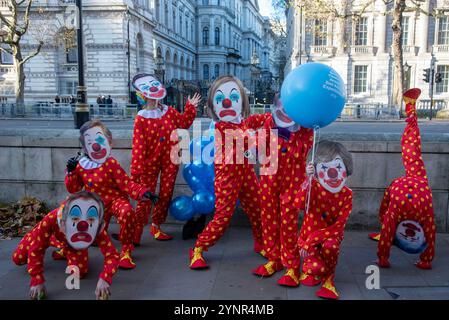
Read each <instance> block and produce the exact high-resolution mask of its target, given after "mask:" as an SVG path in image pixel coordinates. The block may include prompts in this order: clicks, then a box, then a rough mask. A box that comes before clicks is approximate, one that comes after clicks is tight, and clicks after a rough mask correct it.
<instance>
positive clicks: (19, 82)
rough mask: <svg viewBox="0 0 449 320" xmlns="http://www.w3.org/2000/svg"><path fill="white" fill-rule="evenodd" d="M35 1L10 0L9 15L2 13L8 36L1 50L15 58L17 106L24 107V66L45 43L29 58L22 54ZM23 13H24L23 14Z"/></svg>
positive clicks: (4, 38) (41, 43)
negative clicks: (23, 39) (22, 41)
mask: <svg viewBox="0 0 449 320" xmlns="http://www.w3.org/2000/svg"><path fill="white" fill-rule="evenodd" d="M32 4H33V0H9V3H8V8H9V14H8V15H6V14H4V13H3V12H0V20H1V22H2V23H3V24H4V25H5V27H6V36H4V37H3V40H2V41H1V44H5V45H6V47H5V46H0V50H3V51H5V52H7V53H9V54H11V55H12V56H13V58H14V67H15V69H16V82H15V90H16V105H17V107H19V108H20V107H23V105H24V90H25V72H24V65H25V63H27V62H28V61H29V60H30V59H31V58H33V57H35V56H36V55H37V54H39V52H40V51H41V49H42V45H43V42H39V44H38V45H37V48H36V49H35V50H34V51H33V52H31V53H30V54H29V55H28V56H26V57H24V56H23V54H22V47H21V40H22V37H23V36H24V35H25V34H26V33H27V31H28V28H29V25H30V11H31V6H32ZM22 11H23V13H22Z"/></svg>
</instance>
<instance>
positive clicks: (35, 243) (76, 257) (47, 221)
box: [12, 209, 119, 287]
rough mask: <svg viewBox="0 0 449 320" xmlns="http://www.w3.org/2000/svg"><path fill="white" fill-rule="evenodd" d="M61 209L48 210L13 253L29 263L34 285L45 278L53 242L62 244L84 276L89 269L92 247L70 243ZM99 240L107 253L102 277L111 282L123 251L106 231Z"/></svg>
mask: <svg viewBox="0 0 449 320" xmlns="http://www.w3.org/2000/svg"><path fill="white" fill-rule="evenodd" d="M58 211H59V209H55V210H53V211H51V212H50V213H49V214H47V215H46V216H45V217H44V219H43V220H42V221H40V222H39V223H38V224H37V225H36V226H35V227H34V228H33V229H32V230H31V231H30V232H28V233H27V234H26V235H25V236H24V237H23V239H22V240H21V241H20V243H19V245H18V247H17V249H16V250H15V251H14V253H13V257H12V259H13V261H14V263H15V264H16V265H24V264H28V273H29V274H30V276H31V283H30V287H33V286H37V285H39V284H43V283H44V282H45V278H44V256H45V251H46V250H47V248H48V247H50V246H58V247H59V248H61V249H62V250H63V252H64V254H65V257H66V258H67V265H68V266H77V267H78V268H79V271H80V277H81V278H83V277H84V276H85V275H86V274H87V272H88V266H89V259H88V249H83V250H76V249H73V248H72V247H70V246H69V244H68V243H67V240H66V237H65V235H64V234H63V233H62V232H61V231H60V228H59V225H58V221H57V214H58ZM96 242H97V244H98V246H99V248H100V250H101V253H102V254H103V256H104V266H103V271H102V272H101V274H100V278H101V279H103V280H104V281H106V282H107V283H108V284H111V282H112V276H113V275H114V274H115V272H116V271H117V267H118V262H119V254H118V252H117V250H116V249H115V247H114V245H113V244H112V242H111V239H110V238H109V236H108V234H107V233H106V231H104V230H103V231H101V232H100V233H99V234H98V235H97V238H96Z"/></svg>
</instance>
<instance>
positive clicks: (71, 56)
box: [67, 48, 78, 63]
mask: <svg viewBox="0 0 449 320" xmlns="http://www.w3.org/2000/svg"><path fill="white" fill-rule="evenodd" d="M67 63H78V48H71V49H69V51H67Z"/></svg>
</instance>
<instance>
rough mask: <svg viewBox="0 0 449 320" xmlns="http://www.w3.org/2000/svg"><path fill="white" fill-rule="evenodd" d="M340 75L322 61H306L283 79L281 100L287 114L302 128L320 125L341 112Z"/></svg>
mask: <svg viewBox="0 0 449 320" xmlns="http://www.w3.org/2000/svg"><path fill="white" fill-rule="evenodd" d="M345 92H346V89H345V84H344V82H343V79H342V78H341V77H340V75H339V74H338V73H337V72H336V71H335V70H334V69H333V68H331V67H329V66H327V65H325V64H322V63H316V62H311V63H306V64H303V65H300V66H299V67H297V68H295V69H294V70H293V71H292V72H290V73H289V74H288V75H287V77H286V78H285V80H284V83H283V84H282V88H281V100H282V104H283V106H284V109H285V112H286V113H287V115H288V116H289V117H290V118H291V119H292V120H293V121H295V122H296V123H298V124H299V125H301V126H303V127H305V128H316V127H319V128H323V127H325V126H327V125H329V124H331V123H332V122H333V121H335V119H337V118H338V116H339V115H340V114H341V112H342V110H343V108H344V106H345V103H346V93H345Z"/></svg>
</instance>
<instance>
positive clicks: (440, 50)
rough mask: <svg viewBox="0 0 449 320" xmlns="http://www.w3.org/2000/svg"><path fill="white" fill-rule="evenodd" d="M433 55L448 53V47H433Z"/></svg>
mask: <svg viewBox="0 0 449 320" xmlns="http://www.w3.org/2000/svg"><path fill="white" fill-rule="evenodd" d="M432 51H433V53H448V52H449V45H441V44H439V45H435V46H433V49H432Z"/></svg>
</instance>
